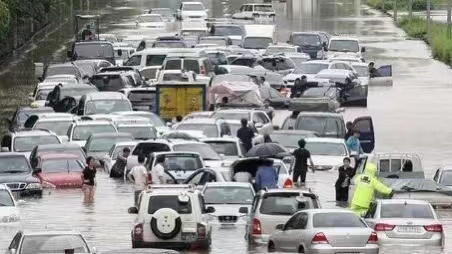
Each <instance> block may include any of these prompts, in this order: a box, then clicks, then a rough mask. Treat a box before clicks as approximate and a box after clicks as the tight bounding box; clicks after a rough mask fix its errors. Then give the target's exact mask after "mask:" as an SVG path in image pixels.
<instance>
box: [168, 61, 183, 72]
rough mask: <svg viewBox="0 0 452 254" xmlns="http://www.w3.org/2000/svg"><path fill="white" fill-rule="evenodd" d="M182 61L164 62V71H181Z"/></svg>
mask: <svg viewBox="0 0 452 254" xmlns="http://www.w3.org/2000/svg"><path fill="white" fill-rule="evenodd" d="M181 69H182V61H181V60H180V59H175V60H168V61H166V65H165V70H181Z"/></svg>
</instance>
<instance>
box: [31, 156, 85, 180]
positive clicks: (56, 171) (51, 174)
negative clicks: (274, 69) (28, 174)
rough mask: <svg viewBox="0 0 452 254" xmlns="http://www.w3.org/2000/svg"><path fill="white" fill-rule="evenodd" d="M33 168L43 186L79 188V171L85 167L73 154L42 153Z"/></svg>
mask: <svg viewBox="0 0 452 254" xmlns="http://www.w3.org/2000/svg"><path fill="white" fill-rule="evenodd" d="M38 161H39V163H38V165H37V166H36V168H35V169H34V170H33V173H34V175H35V176H36V177H38V178H39V180H40V181H41V184H42V185H43V186H44V187H50V188H81V187H82V184H83V181H82V178H81V173H82V171H83V169H84V168H85V164H84V162H83V161H80V160H79V157H78V156H76V155H73V154H42V155H40V156H39V157H38Z"/></svg>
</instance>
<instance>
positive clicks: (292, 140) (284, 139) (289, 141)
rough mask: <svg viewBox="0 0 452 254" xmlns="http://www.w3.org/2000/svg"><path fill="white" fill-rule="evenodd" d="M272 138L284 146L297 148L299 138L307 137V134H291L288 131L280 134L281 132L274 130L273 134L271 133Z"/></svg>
mask: <svg viewBox="0 0 452 254" xmlns="http://www.w3.org/2000/svg"><path fill="white" fill-rule="evenodd" d="M270 138H271V140H272V141H273V142H275V143H278V144H280V145H282V146H284V147H289V148H297V147H298V140H300V138H306V136H303V135H290V134H287V133H281V134H280V133H275V132H273V133H272V134H270Z"/></svg>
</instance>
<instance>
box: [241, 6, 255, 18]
mask: <svg viewBox="0 0 452 254" xmlns="http://www.w3.org/2000/svg"><path fill="white" fill-rule="evenodd" d="M243 18H245V19H252V18H253V6H252V5H247V6H246V7H245V12H243Z"/></svg>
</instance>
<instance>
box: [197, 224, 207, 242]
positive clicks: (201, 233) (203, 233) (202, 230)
mask: <svg viewBox="0 0 452 254" xmlns="http://www.w3.org/2000/svg"><path fill="white" fill-rule="evenodd" d="M196 232H197V233H198V239H200V240H202V239H206V237H207V230H206V226H204V225H203V224H200V223H198V224H197V226H196Z"/></svg>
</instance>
